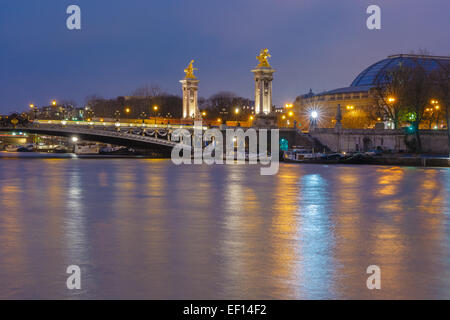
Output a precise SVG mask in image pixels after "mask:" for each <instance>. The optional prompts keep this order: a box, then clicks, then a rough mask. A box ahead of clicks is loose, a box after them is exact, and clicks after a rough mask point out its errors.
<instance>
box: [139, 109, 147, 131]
mask: <svg viewBox="0 0 450 320" xmlns="http://www.w3.org/2000/svg"><path fill="white" fill-rule="evenodd" d="M140 118H141V119H142V132H141V134H142V135H145V128H144V127H145V118H147V114H146V113H145V112H144V111H142V112H141V115H140Z"/></svg>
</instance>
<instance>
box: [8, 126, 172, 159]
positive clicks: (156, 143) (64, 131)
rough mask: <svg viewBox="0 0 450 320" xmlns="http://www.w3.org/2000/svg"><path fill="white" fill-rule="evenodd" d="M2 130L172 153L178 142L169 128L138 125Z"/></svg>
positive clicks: (12, 128) (26, 127) (36, 127)
mask: <svg viewBox="0 0 450 320" xmlns="http://www.w3.org/2000/svg"><path fill="white" fill-rule="evenodd" d="M0 131H19V132H25V133H29V134H41V135H49V136H60V137H69V138H70V137H77V138H78V139H80V140H85V141H96V142H103V143H108V144H113V145H119V146H126V147H131V148H136V149H151V150H159V151H163V152H169V151H170V150H171V149H172V148H173V147H174V146H175V145H176V144H177V142H174V141H170V136H171V133H172V131H173V129H172V128H169V127H164V128H162V127H159V128H157V127H155V128H152V129H145V130H144V128H137V127H131V126H130V127H123V128H118V127H111V126H90V125H62V124H48V123H47V124H30V125H26V126H12V125H11V126H6V127H0Z"/></svg>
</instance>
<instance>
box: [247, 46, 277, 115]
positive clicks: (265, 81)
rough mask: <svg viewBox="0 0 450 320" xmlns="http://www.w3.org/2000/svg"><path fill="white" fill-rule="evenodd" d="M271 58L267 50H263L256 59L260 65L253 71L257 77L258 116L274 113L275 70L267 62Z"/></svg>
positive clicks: (256, 101) (256, 104) (256, 99)
mask: <svg viewBox="0 0 450 320" xmlns="http://www.w3.org/2000/svg"><path fill="white" fill-rule="evenodd" d="M269 57H270V54H269V51H268V50H267V49H263V50H261V52H260V54H259V56H257V57H256V58H257V59H258V60H259V65H258V66H257V67H256V68H255V69H253V70H252V72H253V74H254V77H255V113H256V114H257V115H258V114H269V113H270V112H272V80H273V73H274V72H275V70H274V69H272V67H271V66H270V64H269V62H268V60H267V58H269Z"/></svg>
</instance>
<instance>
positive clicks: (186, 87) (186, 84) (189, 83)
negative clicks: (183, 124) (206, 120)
mask: <svg viewBox="0 0 450 320" xmlns="http://www.w3.org/2000/svg"><path fill="white" fill-rule="evenodd" d="M193 63H194V60H191V62H190V63H189V65H188V67H187V68H186V69H184V72H185V73H186V76H185V77H184V79H183V80H180V82H181V85H182V90H183V119H186V118H192V119H195V118H196V117H198V116H199V115H200V112H199V109H198V83H199V82H200V81H199V80H197V78H196V77H195V75H194V70H197V69H196V68H194V67H193Z"/></svg>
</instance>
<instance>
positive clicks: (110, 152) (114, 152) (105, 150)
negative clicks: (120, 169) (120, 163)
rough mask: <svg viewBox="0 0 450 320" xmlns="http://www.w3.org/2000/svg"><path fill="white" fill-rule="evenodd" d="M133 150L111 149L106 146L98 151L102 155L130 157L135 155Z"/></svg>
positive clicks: (124, 148) (125, 148)
mask: <svg viewBox="0 0 450 320" xmlns="http://www.w3.org/2000/svg"><path fill="white" fill-rule="evenodd" d="M135 152H136V151H135V150H134V149H131V148H130V149H129V148H127V147H112V146H107V147H104V148H101V149H100V154H103V155H132V154H135Z"/></svg>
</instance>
